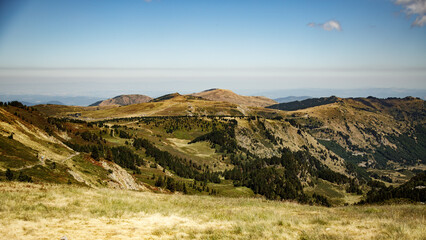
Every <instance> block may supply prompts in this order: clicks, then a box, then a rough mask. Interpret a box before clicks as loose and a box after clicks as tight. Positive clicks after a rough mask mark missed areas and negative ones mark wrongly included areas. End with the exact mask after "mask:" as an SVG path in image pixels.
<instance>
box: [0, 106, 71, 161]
mask: <svg viewBox="0 0 426 240" xmlns="http://www.w3.org/2000/svg"><path fill="white" fill-rule="evenodd" d="M17 114H19V113H18V109H17ZM0 135H1V136H2V138H3V139H4V138H8V140H4V141H3V142H5V144H6V142H7V144H8V145H9V146H10V147H16V148H21V145H23V146H25V147H26V148H25V149H31V150H28V151H27V150H24V148H22V150H21V151H18V150H17V152H18V153H22V152H28V153H29V154H30V152H31V154H30V155H31V156H38V158H45V159H52V160H55V161H61V160H64V159H66V158H67V157H69V156H71V155H72V154H73V153H74V151H73V150H71V149H70V148H68V147H67V146H66V145H64V144H63V143H62V142H61V141H59V140H58V139H56V138H55V137H54V136H52V135H49V134H48V133H47V132H46V131H45V130H44V129H41V128H39V127H37V126H36V125H35V124H32V123H30V122H27V121H24V120H22V118H20V117H18V116H16V115H14V114H12V113H10V112H8V111H6V110H5V109H3V108H0ZM9 138H10V139H9ZM13 142H17V143H16V146H13V145H14V144H13ZM3 150H4V149H3Z"/></svg>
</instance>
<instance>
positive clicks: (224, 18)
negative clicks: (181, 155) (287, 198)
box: [0, 0, 426, 95]
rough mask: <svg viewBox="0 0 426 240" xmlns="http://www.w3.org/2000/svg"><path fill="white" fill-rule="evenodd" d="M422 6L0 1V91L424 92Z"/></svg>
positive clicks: (378, 0)
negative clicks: (226, 90)
mask: <svg viewBox="0 0 426 240" xmlns="http://www.w3.org/2000/svg"><path fill="white" fill-rule="evenodd" d="M413 9H414V10H415V11H413ZM425 14H426V1H424V0H395V1H393V0H345V1H342V0H321V1H318V0H291V1H290V0H268V1H261V0H215V1H213V0H151V1H144V0H123V1H116V0H90V1H88V0H42V1H40V0H9V1H8V0H0V89H1V90H0V93H3V94H4V93H21V94H23V93H28V94H31V93H34V94H35V93H37V94H53V93H57V94H61V95H67V94H68V95H78V94H82V95H93V94H97V95H108V94H116V93H117V94H118V93H130V92H129V91H131V92H132V93H135V92H136V93H142V94H143V93H144V91H150V92H156V91H157V92H160V91H173V90H175V91H183V92H188V91H189V92H191V91H199V90H202V89H204V88H211V87H220V88H230V89H233V90H235V91H237V92H238V89H240V90H241V91H246V92H249V91H253V92H255V91H257V90H259V91H260V90H262V91H268V90H277V89H287V90H288V89H301V88H328V89H329V88H337V89H345V88H352V89H353V88H360V89H361V88H379V87H380V88H413V89H424V90H426V26H423V25H425V23H426V20H425V21H424V22H423V18H425V19H426V17H425Z"/></svg>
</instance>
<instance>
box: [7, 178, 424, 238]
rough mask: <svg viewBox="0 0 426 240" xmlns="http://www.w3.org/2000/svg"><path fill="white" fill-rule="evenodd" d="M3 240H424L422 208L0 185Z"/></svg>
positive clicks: (31, 185)
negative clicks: (321, 205) (312, 203)
mask: <svg viewBox="0 0 426 240" xmlns="http://www.w3.org/2000/svg"><path fill="white" fill-rule="evenodd" d="M0 219H1V221H0V236H2V237H1V239H49V240H50V239H60V238H61V237H63V236H67V238H68V239H69V240H77V239H426V228H425V226H426V207H425V206H424V205H388V206H348V207H337V208H325V207H316V206H306V205H300V204H296V203H290V202H277V201H267V200H263V199H253V198H251V199H250V198H222V197H210V196H187V195H178V194H174V195H167V194H154V193H149V192H134V191H123V190H112V189H105V188H103V189H90V188H84V187H77V186H72V185H47V184H28V183H17V182H3V183H0Z"/></svg>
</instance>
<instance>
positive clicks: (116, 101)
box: [89, 94, 152, 107]
mask: <svg viewBox="0 0 426 240" xmlns="http://www.w3.org/2000/svg"><path fill="white" fill-rule="evenodd" d="M151 100H152V98H151V97H149V96H146V95H141V94H128V95H119V96H115V97H113V98H110V99H106V100H100V101H97V102H95V103H92V104H90V105H89V107H95V106H101V107H103V106H127V105H132V104H138V103H145V102H149V101H151Z"/></svg>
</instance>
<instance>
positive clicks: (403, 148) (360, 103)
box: [288, 98, 426, 168]
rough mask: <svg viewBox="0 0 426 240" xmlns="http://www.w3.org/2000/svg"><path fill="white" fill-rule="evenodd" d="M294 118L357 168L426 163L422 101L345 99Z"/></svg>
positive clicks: (298, 113)
mask: <svg viewBox="0 0 426 240" xmlns="http://www.w3.org/2000/svg"><path fill="white" fill-rule="evenodd" d="M288 114H289V115H290V116H291V117H292V123H293V125H297V126H300V127H301V128H304V129H305V130H306V131H308V132H309V133H310V134H311V135H312V136H314V137H315V138H316V139H318V140H319V141H320V142H321V143H322V144H324V145H325V146H327V147H328V148H329V149H332V150H333V151H334V152H336V153H338V152H339V155H340V156H342V157H343V156H345V158H347V160H348V161H352V162H353V163H355V164H357V165H360V166H365V167H379V168H386V167H389V166H391V165H393V166H394V167H401V166H404V165H411V166H415V165H418V164H425V163H426V158H425V156H426V135H425V123H426V108H425V101H423V100H421V99H416V98H404V99H377V98H356V99H341V100H339V101H338V102H335V103H331V104H326V105H322V106H317V107H312V108H307V109H303V110H298V111H294V112H289V113H288Z"/></svg>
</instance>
